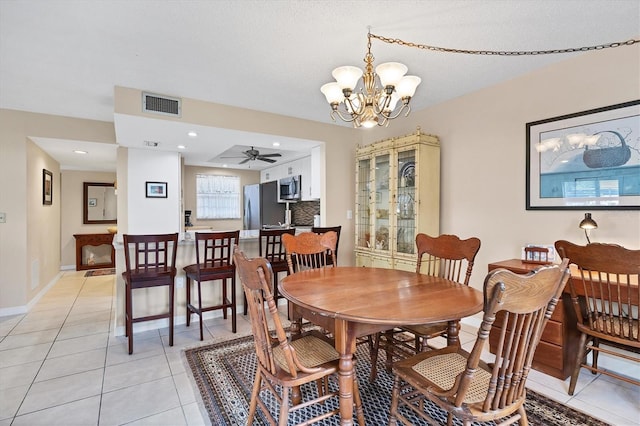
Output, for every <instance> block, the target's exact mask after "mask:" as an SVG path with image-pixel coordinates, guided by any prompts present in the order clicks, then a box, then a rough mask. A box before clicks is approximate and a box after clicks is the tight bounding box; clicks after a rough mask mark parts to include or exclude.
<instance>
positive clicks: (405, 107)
mask: <svg viewBox="0 0 640 426" xmlns="http://www.w3.org/2000/svg"><path fill="white" fill-rule="evenodd" d="M404 110H407V113H406V114H405V115H404V116H405V117H408V116H409V113H410V112H411V107H410V106H409V104H408V103H404V102H403V103H402V106H401V107H400V108H399V109H398V111H397V112H396V113H395V114H392V112H393V111H389V113H387V114H385V113H384V112H381V113H379V115H380V116H382V117H384V118H385V119H387V120H393V119H395V118H398V117H400V114H402V112H403V111H404Z"/></svg>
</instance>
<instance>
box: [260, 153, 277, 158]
mask: <svg viewBox="0 0 640 426" xmlns="http://www.w3.org/2000/svg"><path fill="white" fill-rule="evenodd" d="M260 157H282V154H278V153H276V154H261V155H260Z"/></svg>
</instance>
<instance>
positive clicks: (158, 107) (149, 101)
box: [142, 93, 182, 117]
mask: <svg viewBox="0 0 640 426" xmlns="http://www.w3.org/2000/svg"><path fill="white" fill-rule="evenodd" d="M142 111H144V112H153V113H156V114H166V115H171V116H174V117H180V115H181V113H182V101H181V100H180V99H178V98H170V97H168V96H161V95H154V94H152V93H142Z"/></svg>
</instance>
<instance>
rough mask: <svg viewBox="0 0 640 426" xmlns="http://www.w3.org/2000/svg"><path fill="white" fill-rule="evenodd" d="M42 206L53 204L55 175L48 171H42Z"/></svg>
mask: <svg viewBox="0 0 640 426" xmlns="http://www.w3.org/2000/svg"><path fill="white" fill-rule="evenodd" d="M42 204H43V205H45V206H50V205H52V204H53V173H51V172H50V171H49V170H47V169H42Z"/></svg>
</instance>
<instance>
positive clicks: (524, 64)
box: [0, 0, 640, 169]
mask: <svg viewBox="0 0 640 426" xmlns="http://www.w3.org/2000/svg"><path fill="white" fill-rule="evenodd" d="M368 26H371V31H372V33H374V34H379V35H383V36H386V37H392V38H400V39H403V40H405V41H409V42H414V43H421V44H429V45H434V46H441V47H448V48H459V49H474V50H509V51H513V50H547V49H562V48H570V47H576V48H579V47H582V46H591V45H597V44H603V43H609V42H618V41H625V40H628V39H632V38H638V36H639V35H640V2H639V1H638V0H614V1H612V0H554V1H551V0H537V1H533V0H511V1H506V0H476V1H468V0H430V1H421V0H393V1H374V0H369V1H366V2H365V1H348V0H344V1H318V0H308V1H299V0H298V1H295V0H280V1H275V0H273V1H263V0H215V1H214V0H212V1H205V0H192V1H169V0H128V1H125V0H116V1H106V0H84V1H72V0H22V1H7V0H0V107H1V108H8V109H17V110H25V111H33V112H40V113H47V114H55V115H64V116H71V117H80V118H89V119H96V120H104V121H113V122H115V125H116V135H117V137H118V140H119V143H121V144H123V145H126V146H129V145H127V144H140V143H141V142H142V141H144V140H157V139H154V138H158V137H160V136H161V137H162V138H163V140H165V141H171V143H165V144H164V146H163V149H170V150H177V148H175V147H173V146H172V145H173V144H174V143H176V144H177V142H178V141H180V140H184V141H185V145H187V148H186V149H185V150H183V151H182V152H183V155H184V156H185V163H186V164H201V165H220V163H211V162H209V161H207V160H210V159H211V158H212V157H215V156H218V155H220V154H221V153H222V152H224V151H226V150H228V149H229V148H231V147H233V146H236V145H240V146H244V147H246V146H256V147H260V150H261V151H262V152H264V153H266V152H271V151H269V148H270V149H274V148H273V146H272V144H273V142H280V143H281V146H280V147H279V148H277V149H278V150H279V151H278V152H282V153H283V154H289V153H288V150H289V149H290V148H289V147H290V146H296V148H294V151H293V153H290V158H294V157H297V156H299V155H300V153H301V152H304V151H307V149H308V148H309V147H311V146H313V145H314V144H316V142H314V141H300V140H291V139H290V138H280V139H279V140H277V141H276V140H274V138H273V137H272V136H266V135H255V134H249V133H245V132H230V131H228V130H221V129H211V128H198V129H191V128H186V127H185V125H184V124H183V123H168V122H167V121H163V120H158V119H145V118H139V117H138V118H132V117H130V116H122V115H115V114H114V108H113V93H114V87H115V86H123V87H131V88H136V89H141V90H146V91H150V92H153V93H157V94H163V95H168V96H176V97H185V98H193V99H199V100H204V101H210V102H215V103H220V104H226V105H232V106H238V107H243V108H249V109H254V110H260V111H268V112H273V113H277V114H283V115H287V116H293V117H299V118H304V119H309V120H315V121H320V122H330V119H329V106H328V105H327V104H326V102H325V100H324V96H323V95H322V94H321V93H320V90H319V88H320V86H321V85H322V84H324V83H326V82H328V81H331V70H332V69H333V68H335V67H337V66H340V65H347V64H349V65H356V66H360V67H361V66H362V64H363V62H362V59H363V57H364V54H365V53H366V42H367V37H366V35H367V27H368ZM621 48H624V47H621ZM372 53H373V54H374V56H375V58H376V61H375V63H376V64H379V63H382V62H387V61H398V62H403V63H405V64H406V65H407V66H408V67H409V73H410V74H415V75H418V76H420V77H421V78H422V84H421V85H420V86H419V87H418V91H417V92H416V95H415V97H414V99H413V100H412V107H413V110H414V111H415V110H420V109H423V108H426V107H428V106H431V105H434V104H438V103H440V102H443V101H446V100H448V99H452V98H455V97H458V96H461V95H464V94H466V93H469V92H472V91H475V90H479V89H481V88H484V87H487V86H491V85H493V84H496V83H498V82H501V81H504V80H508V79H512V78H514V77H516V76H518V75H522V74H524V73H527V72H530V71H532V70H534V69H537V68H541V67H544V66H546V65H548V64H550V63H553V62H556V61H561V60H564V59H568V58H569V57H570V56H571V55H575V54H557V55H544V56H525V57H497V56H478V55H461V54H451V53H436V52H430V51H426V50H423V49H416V48H410V47H405V46H399V45H390V44H386V43H383V42H381V41H379V40H373V42H372ZM611 66H615V64H611ZM338 125H339V124H338ZM391 125H393V123H392V124H391ZM189 130H195V131H196V132H198V133H199V136H198V138H196V139H192V138H188V137H187V136H186V132H187V131H189ZM363 131H364V130H363ZM123 141H127V142H123ZM36 142H37V143H38V144H40V145H41V146H43V147H44V148H45V150H47V151H49V152H51V154H52V155H53V156H54V157H55V158H57V159H58V161H60V163H61V165H62V167H63V168H78V167H81V168H85V169H87V168H89V167H93V166H92V164H93V163H94V161H93V154H92V152H94V149H93V148H92V149H91V151H90V152H89V154H88V155H85V156H82V157H81V160H80V163H78V162H77V161H72V160H71V159H67V158H65V157H64V156H63V154H65V155H66V154H67V153H68V152H69V151H71V150H72V149H77V148H76V145H77V143H76V142H69V141H67V142H64V141H60V140H50V139H47V138H43V137H40V138H38V139H37V140H36ZM89 142H90V141H86V143H89ZM54 146H58V147H59V149H61V150H62V151H63V152H62V153H60V154H58V153H57V152H56V151H53V149H54V148H52V147H54ZM60 147H61V148H60ZM94 148H95V146H94ZM112 149H113V148H112ZM67 157H68V155H67ZM76 157H80V156H77V155H76ZM72 158H73V157H72ZM285 158H289V157H283V159H282V160H281V161H285ZM76 160H77V158H76ZM104 162H105V160H104V158H101V159H100V160H99V162H98V163H104ZM113 163H114V164H115V157H113ZM258 163H262V162H259V161H256V162H249V163H247V165H249V166H251V167H252V168H256V169H257V168H260V166H269V164H268V163H263V164H258Z"/></svg>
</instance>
